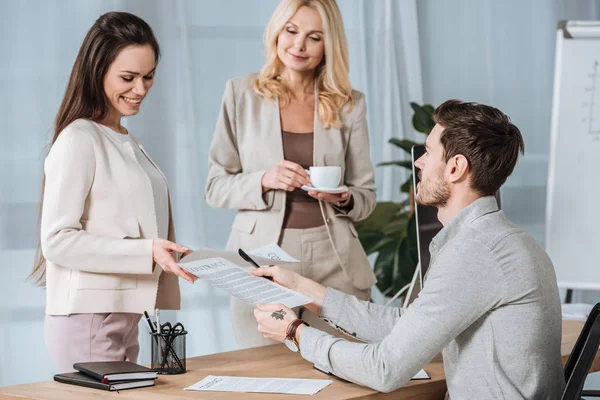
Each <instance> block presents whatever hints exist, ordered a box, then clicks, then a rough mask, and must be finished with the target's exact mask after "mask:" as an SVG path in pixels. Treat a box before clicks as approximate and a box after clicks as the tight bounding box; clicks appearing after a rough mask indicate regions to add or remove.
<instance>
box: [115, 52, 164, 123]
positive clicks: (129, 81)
mask: <svg viewBox="0 0 600 400" xmlns="http://www.w3.org/2000/svg"><path fill="white" fill-rule="evenodd" d="M155 69H156V64H155V58H154V51H153V50H152V48H151V47H150V46H127V47H125V48H124V49H123V50H121V51H120V52H119V54H118V55H117V57H116V58H115V60H114V61H113V63H112V64H111V65H110V66H109V67H108V71H107V72H106V75H105V76H104V93H105V94H106V97H107V98H108V100H109V103H110V105H111V109H112V112H115V111H116V112H117V113H119V114H120V115H124V116H128V115H135V114H137V113H138V111H139V110H140V105H141V104H142V101H143V100H144V97H145V96H146V95H147V94H148V92H149V91H150V88H152V84H153V83H154V70H155Z"/></svg>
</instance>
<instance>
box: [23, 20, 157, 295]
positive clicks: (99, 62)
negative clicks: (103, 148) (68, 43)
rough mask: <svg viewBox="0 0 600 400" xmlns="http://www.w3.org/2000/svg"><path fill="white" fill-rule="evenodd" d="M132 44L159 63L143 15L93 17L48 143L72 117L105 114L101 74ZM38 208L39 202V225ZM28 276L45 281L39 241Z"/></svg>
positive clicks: (101, 116) (96, 117)
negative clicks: (146, 50)
mask: <svg viewBox="0 0 600 400" xmlns="http://www.w3.org/2000/svg"><path fill="white" fill-rule="evenodd" d="M131 45H149V46H150V47H151V48H152V50H154V57H155V60H156V63H157V64H158V60H159V58H160V48H159V46H158V42H157V40H156V38H155V37H154V33H153V32H152V28H150V25H148V24H147V23H146V22H145V21H144V20H143V19H141V18H139V17H136V16H135V15H133V14H129V13H126V12H108V13H106V14H103V15H101V16H100V18H98V19H97V20H96V22H95V23H94V25H93V26H92V27H91V28H90V30H89V31H88V33H87V35H86V36H85V39H83V43H82V44H81V48H80V49H79V53H78V54H77V58H76V59H75V63H74V64H73V70H72V71H71V76H70V77H69V83H68V84H67V89H66V90H65V95H64V97H63V100H62V103H61V104H60V108H59V109H58V113H57V114H56V120H55V123H54V136H53V137H52V142H51V144H50V146H52V145H53V144H54V142H56V139H58V136H59V135H60V133H61V132H62V131H63V129H65V128H66V127H67V126H68V125H69V124H70V123H72V122H73V121H75V120H77V119H79V118H85V119H89V120H92V121H96V122H99V121H102V120H103V119H104V118H105V117H106V116H107V114H108V111H109V102H108V99H107V98H106V95H105V93H104V84H103V82H104V76H105V75H106V71H108V67H109V66H110V65H111V63H112V62H113V61H114V59H115V58H116V57H117V55H118V54H119V52H120V51H121V50H122V49H123V48H125V47H127V46H131ZM44 184H45V178H44V181H43V182H42V196H43V193H44ZM41 212H42V206H41V205H40V215H39V217H38V228H39V226H40V221H41ZM38 232H39V229H38ZM29 278H33V279H35V281H36V283H37V284H39V285H44V284H45V278H46V259H45V258H44V255H43V254H42V250H41V246H40V242H38V247H37V252H36V256H35V266H34V268H33V271H32V272H31V274H30V275H29Z"/></svg>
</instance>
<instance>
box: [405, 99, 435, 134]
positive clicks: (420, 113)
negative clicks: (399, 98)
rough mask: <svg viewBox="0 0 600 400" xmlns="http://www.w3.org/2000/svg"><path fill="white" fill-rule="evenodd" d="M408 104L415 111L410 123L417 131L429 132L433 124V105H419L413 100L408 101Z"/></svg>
mask: <svg viewBox="0 0 600 400" xmlns="http://www.w3.org/2000/svg"><path fill="white" fill-rule="evenodd" d="M410 106H411V107H412V109H413V111H414V112H415V113H414V114H413V118H412V123H413V126H414V127H415V129H416V130H417V131H419V132H422V133H425V134H429V132H431V130H432V129H433V127H434V126H435V123H434V122H433V118H432V114H433V107H432V106H431V105H426V106H420V105H419V104H417V103H413V102H411V103H410ZM427 106H428V107H427Z"/></svg>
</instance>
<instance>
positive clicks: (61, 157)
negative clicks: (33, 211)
mask: <svg viewBox="0 0 600 400" xmlns="http://www.w3.org/2000/svg"><path fill="white" fill-rule="evenodd" d="M134 139H135V138H134ZM134 142H135V143H137V144H138V145H139V143H138V142H137V140H134ZM133 145H134V144H131V143H129V142H125V143H122V142H120V141H118V140H116V139H114V138H112V137H111V136H110V135H109V134H108V133H107V132H105V131H104V130H103V129H102V128H101V127H100V126H99V125H98V124H96V123H94V122H92V121H89V120H84V119H79V120H76V121H74V122H73V123H71V124H70V125H69V126H67V127H66V128H65V129H64V130H63V131H62V132H61V134H60V135H59V137H58V139H57V140H56V142H55V143H54V145H53V146H52V148H51V149H50V153H49V154H48V157H47V158H46V161H45V164H44V172H45V178H46V181H45V189H44V198H43V208H42V222H41V245H42V253H43V255H44V257H45V258H46V286H47V288H46V313H47V314H49V315H69V314H75V313H107V312H129V313H138V314H139V313H142V312H143V311H151V310H153V309H154V308H156V307H159V308H164V309H179V305H180V295H179V283H178V279H177V276H175V275H173V274H168V273H164V274H163V273H161V272H162V269H161V268H160V267H159V266H156V268H154V262H153V260H152V240H153V239H154V238H156V237H157V225H156V217H155V211H154V199H153V195H152V186H151V184H150V179H149V178H148V176H147V175H146V173H145V171H144V170H143V168H142V166H141V165H140V164H139V163H138V162H137V159H136V158H135V154H134V151H133V150H134V149H133V147H132V146H133ZM139 146H140V148H141V149H142V151H143V148H142V146H141V145H139ZM143 152H144V154H145V155H146V157H148V155H147V154H146V152H145V151H143ZM148 159H150V157H148ZM150 161H151V160H150ZM153 164H154V163H153ZM155 166H156V165H155ZM157 169H158V167H157ZM165 181H166V179H165ZM169 221H170V222H169V237H168V239H169V240H171V241H175V235H174V229H173V220H172V216H171V208H170V205H169Z"/></svg>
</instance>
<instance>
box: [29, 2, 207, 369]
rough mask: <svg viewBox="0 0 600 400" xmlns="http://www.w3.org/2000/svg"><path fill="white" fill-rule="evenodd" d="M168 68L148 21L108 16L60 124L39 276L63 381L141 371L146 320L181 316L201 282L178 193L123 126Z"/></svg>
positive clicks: (89, 40) (81, 61) (88, 43)
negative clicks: (160, 67) (77, 373)
mask: <svg viewBox="0 0 600 400" xmlns="http://www.w3.org/2000/svg"><path fill="white" fill-rule="evenodd" d="M159 57H160V50H159V45H158V42H157V41H156V38H155V37H154V34H153V32H152V29H151V28H150V26H149V25H148V24H147V23H146V22H144V21H143V20H142V19H140V18H139V17H136V16H135V15H132V14H129V13H124V12H109V13H106V14H104V15H102V16H100V18H98V20H97V21H96V22H95V23H94V25H93V26H92V27H91V29H90V30H89V32H88V33H87V35H86V37H85V39H84V41H83V44H82V45H81V48H80V50H79V54H78V55H77V58H76V60H75V64H74V65H73V70H72V72H71V76H70V78H69V82H68V85H67V89H66V92H65V96H64V98H63V101H62V104H61V106H60V108H59V110H58V114H57V116H56V125H55V129H54V137H53V139H52V145H51V148H50V151H49V153H48V156H47V158H46V160H45V164H44V187H43V199H42V208H41V222H40V228H41V229H40V249H39V251H38V260H37V262H36V266H35V268H34V271H33V272H32V275H31V276H32V277H34V278H35V279H36V280H37V282H38V283H40V284H44V283H45V285H46V301H47V304H46V319H45V322H44V326H45V339H46V345H47V347H48V351H49V353H50V356H51V357H52V359H53V361H54V362H55V364H56V366H57V367H58V369H59V370H60V371H61V372H66V371H70V370H72V369H73V368H72V367H73V363H75V362H85V361H111V360H112V361H117V360H129V361H132V362H136V360H137V356H138V352H139V343H138V328H137V327H138V322H139V320H140V317H141V314H142V313H143V312H144V311H146V310H147V311H152V310H154V309H155V308H156V307H158V308H163V309H178V308H179V305H180V296H179V284H178V278H177V277H178V276H179V277H182V278H184V279H186V280H188V281H190V282H193V281H194V279H195V277H194V276H193V275H191V274H188V273H187V272H186V271H184V270H182V269H181V268H180V267H178V266H177V265H176V260H177V259H178V254H177V253H185V252H187V251H188V249H187V248H185V247H184V246H182V245H179V244H177V243H176V242H175V235H174V228H173V220H172V215H171V206H170V199H169V191H168V186H167V181H166V179H165V177H164V175H163V174H162V172H161V171H160V170H159V168H158V167H157V166H156V164H154V162H153V161H152V160H151V159H150V157H149V156H148V154H147V153H146V152H145V151H144V149H143V147H142V146H141V145H140V144H139V142H138V140H137V139H136V138H135V137H134V136H133V135H132V134H131V133H130V132H128V131H127V130H126V129H125V128H124V127H122V126H121V117H122V116H132V115H135V114H137V113H138V112H139V109H140V105H141V103H142V101H143V100H144V98H145V97H146V95H147V94H148V92H149V91H150V89H151V87H152V84H153V80H154V74H155V72H156V66H157V63H158V60H159ZM163 272H167V273H163Z"/></svg>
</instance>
